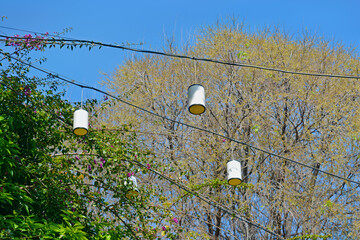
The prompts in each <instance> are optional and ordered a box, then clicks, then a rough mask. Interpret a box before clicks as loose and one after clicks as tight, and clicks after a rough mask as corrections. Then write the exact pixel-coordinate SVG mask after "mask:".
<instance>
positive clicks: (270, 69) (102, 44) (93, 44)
mask: <svg viewBox="0 0 360 240" xmlns="http://www.w3.org/2000/svg"><path fill="white" fill-rule="evenodd" d="M0 37H3V38H7V39H19V40H23V39H27V38H24V37H11V36H6V35H0ZM35 40H37V41H45V42H48V41H49V42H53V44H60V42H72V43H86V44H89V45H91V46H96V45H97V46H103V47H110V48H119V49H122V50H126V51H132V52H138V53H146V54H155V55H160V56H166V57H172V58H180V59H192V60H197V61H202V62H211V63H216V64H222V65H229V66H237V67H245V68H254V69H260V70H265V71H273V72H281V73H285V74H294V75H304V76H313V77H329V78H346V79H360V76H352V75H340V74H336V75H333V74H326V73H310V72H296V71H289V70H283V69H278V68H271V67H265V66H258V65H252V64H245V63H233V62H225V61H221V60H216V59H210V58H200V57H191V56H187V55H180V54H172V53H165V52H159V51H153V50H142V49H137V48H131V47H125V46H120V45H114V44H108V43H101V42H95V41H89V40H80V39H74V40H70V39H64V38H58V39H55V38H52V39H41V38H39V39H35Z"/></svg>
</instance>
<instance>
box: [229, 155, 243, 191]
mask: <svg viewBox="0 0 360 240" xmlns="http://www.w3.org/2000/svg"><path fill="white" fill-rule="evenodd" d="M227 174H228V183H229V184H230V185H232V186H237V185H239V184H240V183H241V181H242V176H241V163H240V162H239V161H236V160H231V161H229V162H228V163H227Z"/></svg>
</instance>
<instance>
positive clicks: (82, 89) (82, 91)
mask: <svg viewBox="0 0 360 240" xmlns="http://www.w3.org/2000/svg"><path fill="white" fill-rule="evenodd" d="M83 95H84V88H81V103H80V108H81V109H82V107H83Z"/></svg>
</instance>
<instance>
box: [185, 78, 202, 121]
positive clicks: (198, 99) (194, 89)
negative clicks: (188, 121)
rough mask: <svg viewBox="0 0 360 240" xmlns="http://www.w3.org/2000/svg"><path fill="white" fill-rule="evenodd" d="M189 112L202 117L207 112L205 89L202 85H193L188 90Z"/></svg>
mask: <svg viewBox="0 0 360 240" xmlns="http://www.w3.org/2000/svg"><path fill="white" fill-rule="evenodd" d="M188 107H189V112H190V113H192V114H194V115H200V114H202V113H204V112H205V109H206V108H205V89H204V87H203V86H202V85H200V84H193V85H191V86H190V87H189V89H188Z"/></svg>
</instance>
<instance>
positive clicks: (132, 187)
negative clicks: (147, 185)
mask: <svg viewBox="0 0 360 240" xmlns="http://www.w3.org/2000/svg"><path fill="white" fill-rule="evenodd" d="M128 180H129V181H130V182H131V184H130V188H129V189H128V190H127V192H126V194H125V196H126V197H127V198H132V197H136V196H137V195H138V194H139V190H138V188H137V180H136V177H134V176H131V177H128ZM125 184H126V185H127V182H125Z"/></svg>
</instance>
